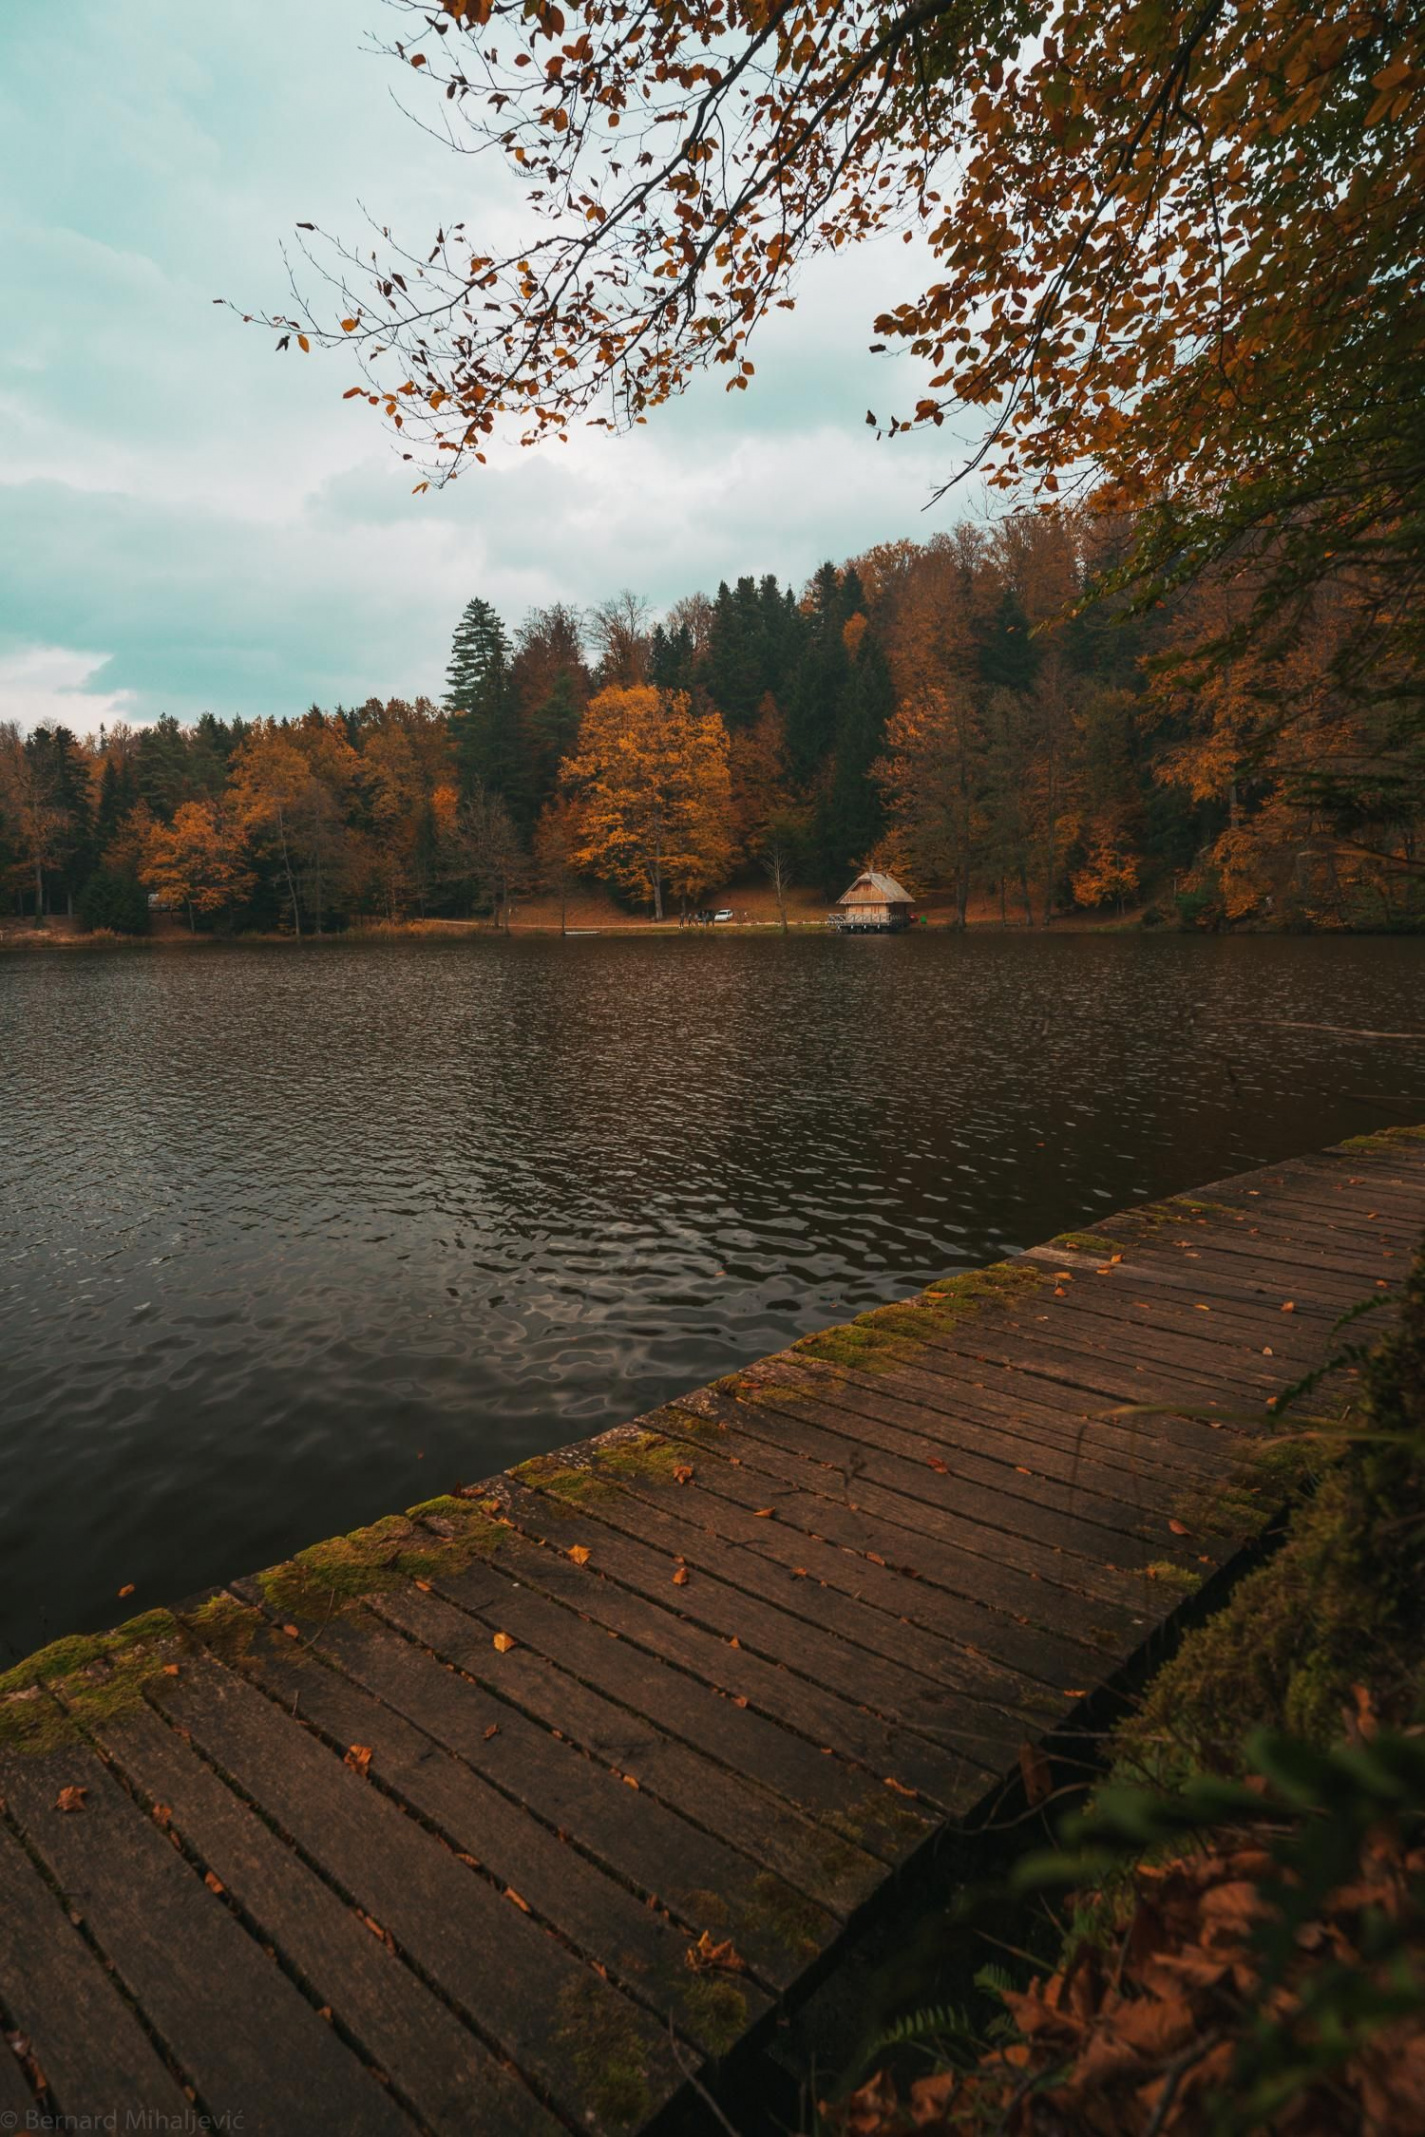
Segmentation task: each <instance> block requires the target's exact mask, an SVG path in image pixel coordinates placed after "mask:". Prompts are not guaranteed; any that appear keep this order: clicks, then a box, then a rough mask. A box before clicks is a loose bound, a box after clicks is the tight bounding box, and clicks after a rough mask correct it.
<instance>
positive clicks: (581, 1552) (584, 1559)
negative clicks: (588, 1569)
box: [569, 1543, 589, 1566]
mask: <svg viewBox="0 0 1425 2137" xmlns="http://www.w3.org/2000/svg"><path fill="white" fill-rule="evenodd" d="M569 1556H570V1557H571V1558H572V1559H573V1561H574V1563H575V1565H576V1566H587V1564H588V1563H589V1546H588V1545H587V1544H586V1543H571V1544H570V1546H569Z"/></svg>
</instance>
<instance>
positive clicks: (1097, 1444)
mask: <svg viewBox="0 0 1425 2137" xmlns="http://www.w3.org/2000/svg"><path fill="white" fill-rule="evenodd" d="M1115 1325H1116V1323H1115ZM734 1378H735V1382H736V1388H737V1391H738V1392H739V1393H740V1394H741V1395H742V1396H743V1398H744V1399H745V1400H749V1401H759V1400H763V1399H765V1398H763V1396H762V1395H761V1394H760V1392H759V1391H760V1388H761V1386H762V1384H763V1382H764V1380H765V1382H766V1383H767V1384H769V1385H770V1386H771V1388H772V1389H773V1390H774V1391H775V1390H777V1389H779V1388H782V1387H786V1388H795V1389H796V1390H797V1391H798V1392H799V1393H804V1394H806V1395H808V1396H810V1397H812V1398H814V1399H815V1400H816V1401H818V1402H823V1403H829V1404H830V1405H831V1406H832V1407H833V1408H834V1409H836V1410H840V1411H843V1412H845V1413H846V1414H847V1415H849V1416H850V1417H852V1418H858V1419H859V1418H866V1419H872V1420H877V1419H879V1420H883V1421H885V1422H886V1423H889V1424H899V1425H901V1426H902V1427H904V1428H905V1429H906V1430H907V1431H909V1432H911V1433H914V1434H916V1435H919V1436H921V1437H923V1438H925V1439H929V1440H931V1441H934V1442H936V1443H937V1449H938V1451H940V1452H943V1451H944V1448H945V1447H946V1446H951V1447H955V1448H957V1449H961V1450H963V1451H965V1452H967V1453H973V1454H976V1455H979V1456H981V1457H983V1458H984V1460H986V1461H987V1462H991V1463H994V1464H996V1465H997V1472H996V1473H997V1474H998V1475H999V1476H1000V1477H1004V1476H1006V1475H1008V1476H1022V1475H1023V1473H1024V1469H1025V1468H1026V1467H1027V1468H1029V1469H1030V1471H1031V1473H1032V1474H1034V1475H1036V1476H1040V1477H1045V1478H1054V1479H1057V1480H1058V1481H1060V1482H1061V1483H1064V1484H1068V1485H1071V1486H1075V1487H1080V1486H1081V1487H1082V1489H1083V1490H1084V1492H1085V1493H1086V1494H1087V1495H1088V1497H1089V1500H1090V1503H1093V1502H1095V1501H1097V1500H1100V1499H1101V1500H1106V1501H1107V1502H1109V1504H1110V1505H1113V1506H1115V1507H1116V1508H1119V1509H1123V1510H1125V1511H1127V1512H1129V1513H1130V1514H1134V1515H1136V1514H1137V1513H1138V1512H1139V1510H1140V1509H1141V1507H1142V1505H1143V1501H1144V1494H1145V1492H1150V1491H1158V1492H1163V1491H1167V1492H1172V1491H1181V1490H1183V1489H1184V1486H1185V1482H1186V1481H1187V1478H1192V1479H1193V1480H1196V1479H1198V1478H1201V1477H1203V1476H1207V1475H1211V1476H1216V1475H1217V1474H1219V1473H1220V1470H1221V1466H1222V1457H1221V1449H1220V1448H1215V1449H1214V1450H1213V1454H1214V1459H1213V1460H1212V1461H1211V1462H1209V1461H1207V1460H1206V1458H1205V1457H1204V1458H1201V1459H1193V1460H1190V1461H1189V1462H1188V1463H1187V1464H1186V1465H1183V1464H1173V1463H1171V1462H1169V1461H1166V1460H1165V1459H1164V1458H1163V1457H1164V1449H1165V1446H1168V1445H1169V1443H1167V1442H1165V1441H1164V1440H1163V1438H1162V1437H1161V1436H1154V1438H1152V1439H1151V1440H1149V1441H1148V1442H1147V1443H1146V1444H1145V1443H1144V1442H1143V1439H1142V1436H1141V1435H1137V1436H1136V1437H1135V1435H1134V1434H1133V1432H1132V1431H1131V1429H1130V1428H1129V1427H1127V1426H1124V1427H1121V1428H1115V1439H1116V1440H1118V1439H1121V1441H1122V1446H1121V1447H1120V1446H1119V1445H1118V1444H1114V1445H1113V1446H1112V1447H1111V1448H1110V1449H1108V1450H1107V1451H1105V1447H1104V1438H1103V1434H1102V1433H1101V1432H1099V1431H1096V1430H1095V1429H1093V1428H1094V1427H1095V1426H1096V1425H1097V1424H1098V1422H1099V1421H1098V1420H1096V1419H1092V1418H1079V1419H1078V1420H1075V1419H1073V1418H1072V1417H1070V1416H1066V1415H1064V1414H1062V1413H1059V1414H1056V1413H1054V1412H1049V1413H1048V1420H1049V1421H1048V1422H1047V1423H1044V1422H1042V1421H1040V1422H1039V1429H1037V1430H1036V1429H1035V1421H1031V1422H1028V1423H1026V1421H1025V1413H1026V1409H1027V1406H1017V1407H1014V1408H1011V1407H1009V1406H1003V1407H1002V1410H1001V1411H1000V1412H997V1413H996V1415H995V1416H994V1418H993V1420H991V1419H990V1418H989V1417H988V1416H987V1415H986V1413H985V1411H984V1409H983V1408H981V1409H977V1408H976V1407H975V1405H974V1403H973V1401H971V1400H967V1398H966V1396H965V1395H964V1394H961V1395H958V1396H957V1395H956V1394H955V1393H954V1392H953V1391H952V1390H951V1389H949V1388H947V1387H946V1386H945V1383H944V1381H943V1379H941V1380H937V1379H936V1378H935V1377H934V1376H933V1375H930V1374H927V1373H923V1372H913V1371H911V1370H908V1369H907V1370H901V1371H896V1372H885V1373H877V1374H871V1373H861V1372H858V1371H856V1370H855V1369H854V1368H843V1367H837V1366H832V1365H826V1364H823V1363H822V1361H820V1360H818V1359H805V1358H803V1357H802V1356H799V1355H798V1354H797V1353H795V1352H792V1353H784V1354H783V1355H782V1356H781V1357H778V1358H772V1359H769V1360H767V1361H766V1365H765V1370H764V1369H763V1368H761V1367H759V1368H758V1369H757V1370H755V1371H752V1372H741V1373H738V1374H737V1375H735V1376H734ZM724 1385H725V1386H726V1385H727V1383H724ZM729 1392H731V1390H729ZM772 1399H773V1400H774V1401H775V1400H776V1399H777V1396H776V1394H775V1393H774V1394H773V1396H772ZM1185 1472H1186V1474H1185ZM1111 1525H1112V1523H1110V1526H1111Z"/></svg>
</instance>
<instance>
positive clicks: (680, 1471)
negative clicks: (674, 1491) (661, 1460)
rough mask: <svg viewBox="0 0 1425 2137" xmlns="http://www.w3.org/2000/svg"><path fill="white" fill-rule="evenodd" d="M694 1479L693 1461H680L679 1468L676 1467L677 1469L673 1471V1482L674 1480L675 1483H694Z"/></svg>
mask: <svg viewBox="0 0 1425 2137" xmlns="http://www.w3.org/2000/svg"><path fill="white" fill-rule="evenodd" d="M692 1481H693V1465H692V1463H691V1462H680V1463H679V1464H678V1466H677V1468H676V1469H675V1470H674V1471H673V1482H674V1483H675V1484H691V1483H692Z"/></svg>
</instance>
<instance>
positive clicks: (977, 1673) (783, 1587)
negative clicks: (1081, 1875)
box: [525, 1472, 1055, 1744]
mask: <svg viewBox="0 0 1425 2137" xmlns="http://www.w3.org/2000/svg"><path fill="white" fill-rule="evenodd" d="M525 1473H527V1474H528V1473H529V1472H525ZM532 1481H533V1482H534V1483H535V1485H536V1488H538V1478H537V1473H535V1474H533V1475H532ZM580 1503H581V1506H582V1507H583V1508H584V1511H586V1512H587V1513H588V1514H589V1515H590V1516H591V1517H592V1519H593V1520H595V1521H599V1522H603V1523H605V1524H607V1525H608V1526H610V1527H612V1528H614V1529H616V1530H617V1531H618V1532H619V1533H620V1534H621V1535H623V1536H625V1537H628V1538H631V1539H632V1540H634V1541H635V1542H641V1543H646V1544H648V1545H651V1546H654V1547H656V1548H659V1549H661V1550H663V1551H665V1552H666V1553H667V1554H668V1555H669V1556H670V1558H671V1559H672V1562H673V1563H674V1565H675V1566H677V1565H682V1566H684V1567H686V1569H687V1570H688V1574H689V1579H690V1581H691V1579H692V1578H693V1577H694V1575H695V1572H696V1571H701V1572H703V1573H710V1574H713V1575H715V1576H716V1578H717V1579H719V1580H720V1581H722V1582H725V1583H727V1584H728V1585H730V1586H732V1587H735V1588H737V1589H739V1590H741V1591H742V1592H743V1593H744V1594H747V1595H751V1596H755V1597H759V1598H761V1599H762V1600H763V1601H766V1602H770V1603H771V1604H772V1605H773V1607H774V1608H775V1609H778V1610H783V1611H786V1612H787V1613H788V1614H790V1615H792V1616H795V1617H796V1618H798V1619H801V1620H804V1621H805V1622H806V1623H807V1624H808V1625H810V1626H813V1627H815V1628H818V1629H822V1630H825V1631H826V1632H829V1633H833V1634H835V1635H837V1636H838V1638H840V1639H842V1640H844V1641H846V1642H848V1643H850V1645H851V1646H853V1647H856V1648H860V1649H863V1650H866V1651H867V1653H868V1654H869V1655H872V1656H879V1657H881V1665H880V1666H878V1668H877V1679H876V1685H877V1691H876V1696H877V1701H878V1703H881V1702H884V1701H886V1700H889V1701H890V1704H891V1709H892V1711H894V1712H896V1713H897V1714H898V1715H900V1717H901V1718H902V1719H908V1714H907V1710H906V1708H905V1706H904V1705H903V1703H902V1702H903V1701H904V1700H906V1699H909V1701H910V1702H911V1703H912V1704H913V1705H917V1706H918V1704H919V1702H920V1700H921V1699H923V1697H924V1694H923V1692H922V1691H921V1689H920V1687H918V1686H916V1685H915V1684H914V1683H913V1682H912V1678H913V1677H914V1676H917V1675H918V1676H919V1677H921V1678H923V1679H925V1680H927V1681H928V1682H929V1683H930V1684H934V1685H939V1686H943V1687H944V1688H945V1689H946V1690H949V1691H952V1692H956V1693H959V1694H963V1696H964V1698H965V1699H966V1701H968V1702H971V1703H972V1704H973V1705H975V1706H979V1705H983V1706H986V1707H988V1708H990V1709H991V1710H992V1715H993V1720H994V1722H995V1723H996V1724H997V1723H998V1721H999V1720H1000V1718H1001V1717H1008V1719H1009V1720H1010V1722H1011V1724H1012V1726H1013V1728H1014V1729H1015V1730H1016V1731H1017V1732H1018V1733H1017V1734H1016V1735H1015V1736H1014V1738H1013V1741H1014V1743H1015V1744H1018V1743H1019V1742H1020V1741H1022V1738H1023V1734H1024V1731H1025V1729H1026V1728H1028V1727H1031V1726H1033V1725H1034V1722H1035V1721H1036V1720H1038V1721H1039V1723H1040V1724H1041V1725H1042V1724H1043V1721H1044V1719H1045V1717H1046V1714H1047V1713H1048V1712H1049V1711H1051V1710H1052V1708H1053V1706H1054V1705H1055V1702H1053V1701H1050V1700H1046V1696H1045V1693H1044V1691H1043V1689H1042V1688H1041V1687H1040V1686H1038V1685H1037V1684H1028V1683H1026V1681H1025V1680H1024V1679H1023V1678H1021V1677H1020V1676H1018V1675H1017V1674H1016V1673H1015V1672H1013V1671H1010V1670H1005V1669H995V1668H994V1667H993V1666H992V1665H990V1664H988V1663H987V1662H986V1661H985V1660H984V1659H983V1658H981V1657H978V1656H976V1655H974V1654H972V1653H971V1652H970V1651H969V1650H968V1649H966V1648H965V1647H963V1646H962V1645H960V1644H959V1643H956V1642H951V1641H945V1640H939V1639H935V1638H933V1637H930V1636H926V1635H922V1634H918V1633H916V1632H915V1631H914V1630H913V1629H912V1628H910V1627H909V1626H908V1625H906V1624H904V1623H902V1622H901V1621H900V1620H899V1618H898V1617H897V1618H892V1619H889V1620H887V1618H886V1617H885V1615H884V1613H882V1612H879V1611H876V1610H870V1609H867V1608H866V1607H865V1606H864V1605H862V1604H861V1603H860V1602H859V1600H858V1599H856V1598H854V1597H848V1596H846V1595H845V1594H843V1593H842V1592H841V1591H840V1590H839V1589H837V1588H832V1589H830V1590H826V1589H823V1588H822V1587H821V1586H820V1584H819V1583H818V1582H817V1581H815V1580H814V1579H813V1578H812V1576H811V1574H810V1572H809V1569H808V1568H806V1567H803V1566H798V1567H797V1568H796V1569H795V1570H794V1571H793V1570H791V1569H788V1568H784V1567H783V1568H778V1567H775V1566H773V1565H771V1564H769V1563H768V1561H767V1559H766V1558H765V1557H764V1556H763V1555H762V1554H761V1552H759V1551H756V1550H749V1549H747V1548H745V1547H744V1546H743V1545H742V1544H741V1543H740V1542H739V1541H737V1540H735V1539H734V1538H732V1537H731V1536H729V1534H728V1533H727V1524H726V1522H723V1523H721V1524H720V1525H719V1526H718V1527H716V1528H713V1527H709V1526H708V1525H707V1524H705V1523H700V1522H699V1521H698V1520H697V1519H696V1518H695V1516H693V1517H690V1513H689V1505H688V1499H687V1497H686V1495H682V1496H680V1499H679V1500H666V1499H665V1500H661V1501H660V1500H655V1499H652V1498H650V1497H648V1496H647V1495H646V1494H645V1495H641V1496H640V1495H636V1494H635V1493H634V1492H633V1491H631V1490H629V1489H626V1488H625V1486H624V1484H623V1483H622V1481H620V1483H618V1484H616V1485H614V1484H604V1485H601V1486H600V1488H599V1490H598V1495H597V1497H596V1498H591V1499H589V1500H587V1501H581V1502H580ZM713 1504H714V1506H716V1504H717V1502H713ZM772 1525H773V1524H772V1523H770V1522H762V1521H758V1520H757V1519H756V1517H755V1516H754V1517H753V1518H752V1519H751V1520H749V1521H748V1523H747V1526H748V1528H749V1529H767V1528H770V1527H771V1526H772ZM594 1552H595V1555H594V1558H593V1560H592V1561H591V1562H592V1563H593V1564H594V1565H595V1566H596V1567H598V1568H599V1569H600V1570H603V1560H604V1558H605V1556H607V1553H606V1552H605V1551H604V1550H603V1549H602V1548H601V1547H600V1546H599V1545H595V1546H594ZM701 1593H702V1590H701V1586H700V1590H699V1594H700V1596H701ZM886 1664H889V1665H890V1667H889V1668H887V1667H885V1665H886ZM855 1666H856V1668H857V1671H858V1674H859V1672H860V1671H863V1670H864V1669H865V1668H866V1667H867V1666H868V1665H867V1662H866V1661H865V1660H864V1659H861V1660H858V1661H857V1663H856V1665H855ZM819 1681H825V1680H824V1678H821V1677H820V1676H819ZM897 1692H899V1695H900V1696H899V1697H898V1696H897ZM912 1725H913V1726H914V1724H912Z"/></svg>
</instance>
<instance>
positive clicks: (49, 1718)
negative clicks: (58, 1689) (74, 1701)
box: [0, 1685, 79, 1752]
mask: <svg viewBox="0 0 1425 2137" xmlns="http://www.w3.org/2000/svg"><path fill="white" fill-rule="evenodd" d="M78 1738H79V1731H78V1730H77V1729H76V1727H75V1725H74V1723H73V1722H72V1721H71V1720H70V1718H69V1716H68V1715H67V1714H66V1713H65V1711H64V1709H63V1707H61V1706H60V1705H59V1704H58V1702H57V1701H56V1700H54V1699H52V1698H51V1697H50V1695H49V1693H48V1692H46V1691H43V1690H41V1688H40V1687H39V1686H38V1685H36V1686H34V1687H33V1688H32V1689H31V1690H29V1691H25V1692H12V1693H11V1695H10V1697H9V1698H8V1699H0V1750H4V1751H24V1752H42V1751H59V1750H62V1749H63V1747H64V1746H65V1745H66V1744H73V1743H76V1742H77V1741H78Z"/></svg>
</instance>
